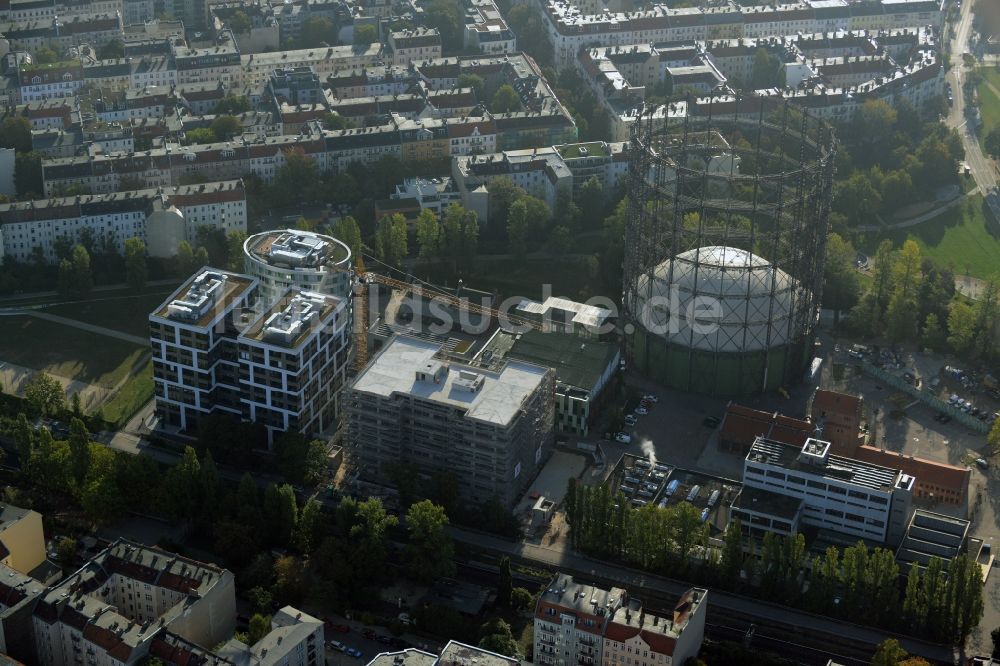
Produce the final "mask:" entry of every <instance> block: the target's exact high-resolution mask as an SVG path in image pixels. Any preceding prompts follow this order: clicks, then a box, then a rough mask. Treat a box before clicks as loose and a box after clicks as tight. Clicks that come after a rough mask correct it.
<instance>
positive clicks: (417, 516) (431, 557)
mask: <svg viewBox="0 0 1000 666" xmlns="http://www.w3.org/2000/svg"><path fill="white" fill-rule="evenodd" d="M447 525H448V516H447V515H446V514H445V512H444V508H442V507H441V506H439V505H437V504H434V503H433V502H431V501H430V500H421V501H419V502H417V503H415V504H413V505H411V506H410V508H409V510H408V511H407V512H406V530H407V534H408V536H409V549H408V550H409V556H410V569H411V571H413V573H414V575H415V576H416V577H417V578H418V579H420V580H423V581H427V582H429V581H433V580H435V579H437V578H441V577H443V576H451V575H453V574H454V571H455V563H454V560H453V559H452V558H453V556H454V550H455V546H454V543H453V541H452V538H451V535H449V534H448V533H447V532H446V531H445V527H447Z"/></svg>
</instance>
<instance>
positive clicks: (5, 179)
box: [0, 130, 61, 197]
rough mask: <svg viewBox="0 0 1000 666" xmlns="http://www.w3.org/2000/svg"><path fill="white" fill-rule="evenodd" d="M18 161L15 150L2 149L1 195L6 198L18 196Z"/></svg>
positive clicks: (0, 156) (0, 165)
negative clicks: (16, 172)
mask: <svg viewBox="0 0 1000 666" xmlns="http://www.w3.org/2000/svg"><path fill="white" fill-rule="evenodd" d="M60 131H61V130H60ZM32 134H34V132H32ZM32 143H34V141H32ZM16 160H17V155H16V154H15V150H14V149H13V148H0V194H3V195H4V196H6V197H16V196H17V183H15V182H14V168H15V165H16V163H17V162H16Z"/></svg>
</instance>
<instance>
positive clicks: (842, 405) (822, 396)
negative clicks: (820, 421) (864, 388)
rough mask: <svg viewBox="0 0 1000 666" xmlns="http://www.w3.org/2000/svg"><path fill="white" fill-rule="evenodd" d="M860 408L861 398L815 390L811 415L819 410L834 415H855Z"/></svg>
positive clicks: (848, 394)
mask: <svg viewBox="0 0 1000 666" xmlns="http://www.w3.org/2000/svg"><path fill="white" fill-rule="evenodd" d="M860 408H861V398H860V397H859V396H856V395H851V394H850V393H839V392H837V391H829V390H827V389H816V395H815V396H813V405H812V410H813V413H816V410H820V411H824V412H834V413H835V414H856V413H857V412H858V410H859V409H860Z"/></svg>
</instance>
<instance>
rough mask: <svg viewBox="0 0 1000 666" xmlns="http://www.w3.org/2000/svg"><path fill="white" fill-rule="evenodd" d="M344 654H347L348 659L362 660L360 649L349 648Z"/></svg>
mask: <svg viewBox="0 0 1000 666" xmlns="http://www.w3.org/2000/svg"><path fill="white" fill-rule="evenodd" d="M344 652H346V653H347V656H348V657H354V658H355V659H361V650H359V649H358V648H352V647H349V648H347V649H346V650H344Z"/></svg>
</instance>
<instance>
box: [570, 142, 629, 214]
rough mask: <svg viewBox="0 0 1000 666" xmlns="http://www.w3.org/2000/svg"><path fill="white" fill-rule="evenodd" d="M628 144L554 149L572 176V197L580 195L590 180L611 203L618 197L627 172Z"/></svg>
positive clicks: (574, 145)
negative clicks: (582, 188) (601, 190)
mask: <svg viewBox="0 0 1000 666" xmlns="http://www.w3.org/2000/svg"><path fill="white" fill-rule="evenodd" d="M626 145H627V144H626V143H624V142H613V143H605V142H604V141H591V142H589V143H569V144H564V145H562V146H553V147H554V148H555V149H556V150H557V151H559V155H560V156H561V157H562V158H563V162H565V163H566V167H567V168H568V169H569V170H570V173H572V174H573V193H574V195H575V194H577V193H579V191H580V188H581V187H583V186H584V185H585V184H586V182H587V181H588V180H590V179H591V178H596V179H597V182H599V183H600V184H601V188H602V189H603V190H604V195H605V197H607V198H608V199H609V200H610V199H612V198H616V197H617V193H618V188H619V186H620V185H621V184H622V183H623V182H624V181H623V179H624V177H625V174H626V173H627V172H628V155H627V154H626V153H625V147H626Z"/></svg>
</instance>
